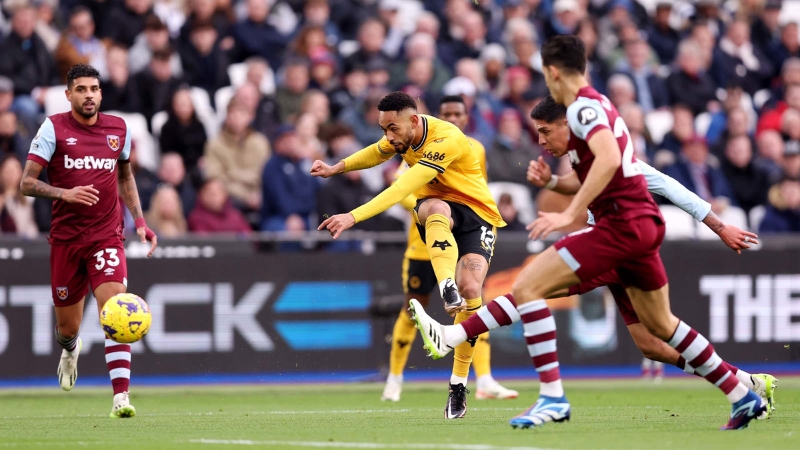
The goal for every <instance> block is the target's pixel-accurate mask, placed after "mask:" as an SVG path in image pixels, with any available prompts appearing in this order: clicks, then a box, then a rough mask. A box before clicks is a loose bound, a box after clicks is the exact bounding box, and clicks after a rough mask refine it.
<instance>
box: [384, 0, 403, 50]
mask: <svg viewBox="0 0 800 450" xmlns="http://www.w3.org/2000/svg"><path fill="white" fill-rule="evenodd" d="M401 4H402V0H380V1H379V2H378V18H379V19H380V20H381V22H383V23H384V24H386V39H385V40H384V41H383V47H382V49H383V52H384V53H386V55H387V56H388V57H390V58H397V57H398V56H400V50H401V49H402V47H403V41H404V40H405V37H406V32H405V31H404V29H403V25H404V24H403V17H402V16H401V15H400V13H399V11H400V5H401Z"/></svg>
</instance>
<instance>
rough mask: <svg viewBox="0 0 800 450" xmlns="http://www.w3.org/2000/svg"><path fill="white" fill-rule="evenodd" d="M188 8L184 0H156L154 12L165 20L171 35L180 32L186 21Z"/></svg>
mask: <svg viewBox="0 0 800 450" xmlns="http://www.w3.org/2000/svg"><path fill="white" fill-rule="evenodd" d="M186 10H187V8H186V5H185V4H184V0H155V2H154V4H153V12H154V13H155V14H156V16H158V18H159V19H161V20H162V21H163V22H164V24H165V25H166V26H167V29H168V30H169V34H170V35H171V36H178V35H179V34H180V31H181V27H182V26H183V24H184V23H186Z"/></svg>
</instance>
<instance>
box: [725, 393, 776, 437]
mask: <svg viewBox="0 0 800 450" xmlns="http://www.w3.org/2000/svg"><path fill="white" fill-rule="evenodd" d="M766 410H767V401H766V400H764V399H763V398H761V397H760V396H759V395H758V394H756V393H755V392H753V391H748V392H747V395H745V396H744V398H743V399H741V400H739V401H738V402H736V403H734V404H733V406H732V408H731V417H730V419H729V420H728V423H727V424H725V425H724V426H722V427H721V428H720V430H742V429H745V428H747V426H748V425H749V424H750V421H751V420H754V419H756V418H757V417H758V416H760V415H761V414H763V413H764V412H765V411H766Z"/></svg>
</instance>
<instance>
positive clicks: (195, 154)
mask: <svg viewBox="0 0 800 450" xmlns="http://www.w3.org/2000/svg"><path fill="white" fill-rule="evenodd" d="M206 140H207V136H206V129H205V127H203V124H202V123H201V122H200V121H199V120H198V119H197V117H196V116H195V117H193V118H192V121H191V122H190V123H189V124H188V125H182V124H181V123H180V122H179V121H178V119H177V118H176V117H174V116H170V117H169V119H167V122H166V123H165V124H164V127H163V128H161V136H159V138H158V143H159V147H160V148H161V153H162V154H164V153H169V152H174V153H177V154H179V155H181V157H183V165H184V166H185V167H186V172H188V173H189V174H192V175H193V176H194V175H195V172H197V171H198V170H199V169H198V168H197V162H198V161H200V158H202V157H203V151H204V149H205V145H206ZM184 211H189V210H188V209H185V210H184Z"/></svg>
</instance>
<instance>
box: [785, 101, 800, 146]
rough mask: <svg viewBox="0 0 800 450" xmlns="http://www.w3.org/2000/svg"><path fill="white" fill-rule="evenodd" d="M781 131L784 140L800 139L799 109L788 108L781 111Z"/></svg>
mask: <svg viewBox="0 0 800 450" xmlns="http://www.w3.org/2000/svg"><path fill="white" fill-rule="evenodd" d="M781 133H782V134H783V136H784V139H786V140H791V141H800V111H798V110H797V109H794V108H790V109H787V110H786V111H784V112H783V117H781Z"/></svg>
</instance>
